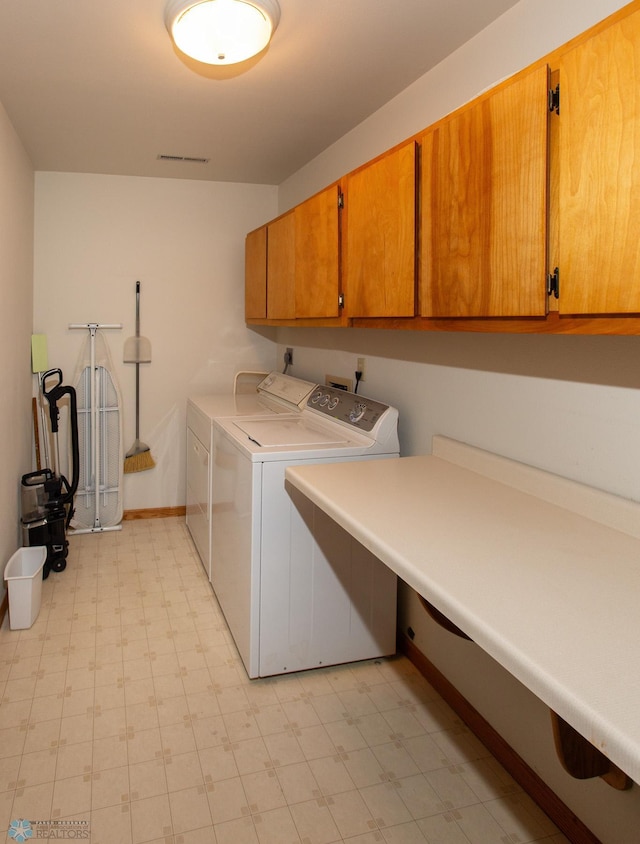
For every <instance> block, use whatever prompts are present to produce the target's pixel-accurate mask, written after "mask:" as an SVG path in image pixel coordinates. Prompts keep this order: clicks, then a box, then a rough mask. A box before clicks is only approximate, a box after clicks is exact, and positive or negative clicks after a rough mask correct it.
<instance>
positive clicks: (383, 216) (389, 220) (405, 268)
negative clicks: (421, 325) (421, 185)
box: [343, 141, 416, 317]
mask: <svg viewBox="0 0 640 844" xmlns="http://www.w3.org/2000/svg"><path fill="white" fill-rule="evenodd" d="M343 225H344V240H343V247H344V253H343V258H344V283H343V287H344V293H345V308H346V311H347V314H348V316H350V317H385V316H390V317H394V316H395V317H411V316H414V315H415V264H416V261H415V236H416V144H415V143H414V142H413V141H411V142H410V143H408V144H405V145H404V146H402V147H399V148H398V149H396V150H394V151H392V152H390V153H388V154H386V155H384V156H383V157H382V158H380V159H377V160H376V161H374V162H373V163H372V164H369V165H367V166H366V167H363V168H362V169H360V170H357V171H356V172H355V173H351V174H350V175H349V176H347V178H346V182H345V207H344V218H343Z"/></svg>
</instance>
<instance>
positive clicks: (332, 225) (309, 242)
mask: <svg viewBox="0 0 640 844" xmlns="http://www.w3.org/2000/svg"><path fill="white" fill-rule="evenodd" d="M338 199H339V188H338V186H337V185H334V186H332V187H330V188H327V189H326V190H324V191H322V192H321V193H319V194H316V195H315V196H312V197H311V198H310V199H307V200H306V201H305V202H303V203H301V204H300V205H297V206H296V208H295V210H294V215H295V268H296V269H295V291H296V292H295V315H296V317H297V318H305V317H308V318H315V317H337V316H339V309H338V295H339V292H340V289H339V287H340V276H339V237H340V234H339V209H338Z"/></svg>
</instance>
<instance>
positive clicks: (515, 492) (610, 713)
mask: <svg viewBox="0 0 640 844" xmlns="http://www.w3.org/2000/svg"><path fill="white" fill-rule="evenodd" d="M433 449H434V453H433V455H429V456H423V457H401V458H395V459H394V458H391V459H384V460H371V461H357V462H353V463H333V464H326V463H325V464H323V463H320V464H314V465H299V466H292V467H289V468H287V470H286V482H287V483H288V484H291V485H292V486H294V487H296V488H297V489H298V490H300V491H301V492H302V493H304V494H305V495H306V496H307V497H308V498H309V499H310V500H311V501H312V502H314V503H315V504H316V505H317V506H318V507H319V508H320V509H322V510H323V511H324V512H326V513H327V514H328V515H329V516H331V517H332V518H333V519H334V520H335V521H336V522H338V523H339V524H340V525H341V526H342V527H344V528H345V529H346V530H347V531H348V532H349V533H350V534H352V535H353V536H354V537H355V538H356V539H357V540H358V541H359V542H361V543H362V544H363V545H364V546H366V547H367V548H368V549H369V550H370V551H372V552H373V553H374V554H375V555H376V556H378V557H379V558H380V559H381V560H382V561H383V562H384V563H386V565H388V566H389V568H391V569H392V570H393V571H394V572H396V574H398V576H399V577H401V578H402V579H403V580H404V581H405V582H406V583H408V584H409V585H410V586H411V587H413V588H414V589H415V590H416V591H417V592H418V593H419V594H421V595H423V596H424V597H425V598H426V599H427V600H428V601H429V602H430V603H432V604H433V605H434V606H435V607H436V608H437V609H439V610H440V611H441V612H442V613H444V614H445V615H446V616H447V617H448V618H449V619H450V620H451V621H453V622H454V623H455V624H456V625H458V627H460V628H461V629H462V630H464V632H465V633H467V634H468V635H469V636H470V637H471V638H472V639H473V640H474V642H475V643H476V644H477V645H479V646H480V647H481V648H483V649H484V650H485V651H486V652H487V653H489V654H490V655H491V656H492V657H493V658H494V659H495V660H496V661H497V662H498V663H500V664H501V665H502V666H503V667H504V668H506V669H507V671H509V672H510V673H511V674H513V675H514V676H515V677H517V678H518V680H520V682H522V683H523V684H524V685H525V686H526V687H527V688H529V689H530V690H531V691H532V692H533V693H534V694H536V695H537V696H538V697H539V698H540V699H541V700H542V701H544V703H546V704H547V705H548V706H549V707H550V708H551V709H553V710H554V711H555V712H557V713H558V715H560V716H561V717H562V718H564V720H565V721H567V722H568V723H569V724H571V725H572V726H573V727H574V728H575V729H576V730H578V732H580V733H581V734H582V735H583V736H584V737H585V738H587V739H588V740H589V741H590V742H592V743H593V744H594V745H595V746H596V747H598V748H599V749H600V750H602V752H603V753H604V754H605V755H606V756H607V757H608V758H609V759H611V761H612V762H614V763H615V764H616V765H617V766H618V767H619V768H621V769H622V770H623V771H624V772H625V773H626V774H628V775H629V776H630V777H631V778H632V779H633V780H634V781H635V782H640V505H639V504H637V503H635V502H632V501H628V500H626V499H622V498H618V497H616V496H613V495H610V494H608V493H604V492H601V491H599V490H595V489H593V488H591V487H587V486H584V485H581V484H577V483H574V482H572V481H568V480H566V479H564V478H560V477H558V476H556V475H552V474H549V473H546V472H542V471H540V470H537V469H534V468H532V467H528V466H525V465H524V464H520V463H516V462H514V461H510V460H506V459H505V458H502V457H498V456H497V455H492V454H490V453H488V452H483V451H480V450H479V449H475V448H472V447H470V446H466V445H464V444H461V443H456V442H455V441H453V440H448V439H446V438H443V437H434V446H433Z"/></svg>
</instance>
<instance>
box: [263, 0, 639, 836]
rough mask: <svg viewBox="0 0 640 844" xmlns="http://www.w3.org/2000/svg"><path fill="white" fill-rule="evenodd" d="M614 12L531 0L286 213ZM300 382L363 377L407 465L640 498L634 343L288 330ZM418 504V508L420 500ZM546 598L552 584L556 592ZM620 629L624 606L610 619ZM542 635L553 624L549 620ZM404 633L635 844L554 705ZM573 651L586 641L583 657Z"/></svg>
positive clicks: (548, 776)
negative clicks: (556, 740)
mask: <svg viewBox="0 0 640 844" xmlns="http://www.w3.org/2000/svg"><path fill="white" fill-rule="evenodd" d="M622 5H624V3H623V2H620V0H522V2H520V3H518V5H517V6H515V7H514V8H513V9H511V10H510V11H509V12H507V13H506V14H505V15H504V16H503V17H502V18H500V19H499V20H498V21H496V22H495V23H494V24H493V25H491V26H490V27H488V28H487V29H486V30H485V31H484V32H482V33H480V34H479V35H478V36H477V37H476V38H474V39H473V40H472V41H471V42H469V43H468V44H466V45H464V46H463V47H462V48H461V49H460V50H458V51H457V52H456V53H455V54H453V55H452V56H450V57H449V58H448V59H446V60H445V61H444V62H442V64H441V65H440V66H439V67H437V68H435V69H434V70H433V71H432V72H430V73H428V74H426V75H425V76H424V77H422V79H420V80H418V81H417V82H416V83H415V84H414V85H412V86H411V87H410V88H408V89H406V90H405V91H404V92H403V93H402V94H401V95H399V96H398V97H396V98H395V99H394V100H393V101H391V102H390V103H389V104H387V105H386V106H385V107H383V108H382V109H381V110H380V111H379V112H377V113H376V114H374V115H372V116H371V117H370V118H369V119H368V120H366V121H365V122H364V123H362V124H361V125H360V126H358V127H357V128H356V129H354V130H353V131H352V132H350V133H349V134H348V135H346V136H345V137H344V138H342V139H341V140H340V141H339V142H338V143H336V144H334V145H333V146H332V147H331V148H329V149H328V150H326V151H325V152H324V153H323V154H322V155H320V156H318V158H316V159H315V160H314V161H312V162H310V163H309V164H308V165H307V166H306V167H304V168H303V169H302V170H301V171H300V172H298V173H297V174H295V175H294V176H293V177H291V178H290V179H289V180H287V182H285V183H284V184H283V185H282V186H281V189H280V198H279V208H280V211H284V210H286V209H287V208H288V207H290V206H291V205H294V204H295V203H297V202H299V201H301V200H302V199H304V198H306V197H307V196H309V195H310V194H312V193H314V192H315V191H317V190H319V189H321V188H322V187H323V186H324V185H327V184H329V183H330V182H332V181H334V180H336V179H338V178H339V177H340V176H342V175H343V174H344V173H347V172H348V171H349V170H351V169H353V168H354V167H356V166H358V165H360V164H363V163H365V162H366V161H367V160H369V159H370V158H372V157H373V156H375V155H377V154H379V153H381V152H383V151H384V150H385V149H388V148H389V147H390V146H392V145H394V144H396V143H398V142H400V141H402V140H403V139H404V138H407V137H409V136H411V135H413V134H414V133H416V132H418V131H419V130H420V129H423V128H425V127H426V126H428V125H429V124H430V123H431V122H433V121H434V120H436V119H438V118H439V117H441V116H443V115H444V114H446V113H447V112H448V111H451V110H452V109H454V108H456V107H458V106H459V105H461V104H462V103H464V102H465V101H467V100H469V99H470V98H472V97H473V96H474V95H475V94H476V93H478V92H479V91H480V90H482V89H484V88H486V87H488V86H490V85H491V84H492V83H494V82H496V81H498V80H499V79H501V78H503V77H505V76H508V75H510V74H511V73H513V72H515V71H517V70H519V69H521V68H522V67H524V66H526V65H527V64H529V63H531V62H532V61H535V60H536V59H538V58H540V57H541V56H543V55H545V54H546V53H548V52H549V51H551V50H552V49H554V48H555V47H557V46H559V45H561V44H562V43H564V42H566V41H567V40H569V39H570V38H572V37H573V36H574V35H577V34H579V33H580V32H582V31H583V30H585V29H586V28H588V27H589V26H591V25H592V24H593V23H596V22H597V21H599V20H601V19H602V18H604V17H606V16H607V15H608V14H610V13H611V12H613V11H615V10H616V9H617V8H620V7H621V6H622ZM277 337H278V343H279V352H278V360H281V358H282V353H283V350H284V346H285V345H286V346H293V347H294V362H295V365H294V367H293V369H292V370H291V374H293V375H298V376H300V377H305V378H309V379H311V380H320V379H322V378H324V375H325V374H327V373H331V374H335V375H345V376H350V377H352V376H353V372H354V370H355V368H356V357H357V356H365V357H366V376H365V377H366V381H365V382H364V383H363V384H362V386H361V388H360V392H361V393H363V394H364V395H370V396H372V397H373V398H378V399H381V400H386V401H389V402H391V403H393V404H395V405H396V406H397V407H398V408H399V410H400V437H401V448H402V450H403V453H404V454H407V455H408V454H417V453H428V452H429V451H430V448H431V436H432V435H433V434H434V433H442V434H446V435H448V436H452V437H455V438H457V439H460V440H463V441H465V442H469V443H472V444H474V445H478V446H480V447H482V448H487V449H490V450H492V451H496V452H498V453H501V454H505V455H507V456H509V457H512V458H515V459H518V460H522V461H524V462H526V463H531V464H533V465H535V466H540V467H542V468H545V469H550V470H552V471H555V472H558V473H559V474H561V475H566V476H567V477H571V478H575V479H577V480H579V481H583V482H586V483H590V484H593V485H595V486H597V487H601V488H603V489H606V490H609V491H612V492H615V493H618V494H620V495H623V496H627V497H630V498H633V499H635V500H640V437H638V433H637V431H638V420H639V419H640V390H639V387H640V365H639V364H640V338H639V337H544V336H540V337H534V336H510V335H490V334H489V335H481V334H454V333H451V334H433V335H431V334H427V333H422V332H415V333H414V332H401V331H367V330H364V329H341V330H338V329H335V330H329V329H300V328H297V329H293V328H281V329H279V330H278V335H277ZM417 506H419V502H417ZM550 586H551V584H550ZM611 612H612V623H614V621H613V620H614V618H615V607H612V608H611ZM539 623H540V624H541V625H544V624H548V623H551V620H549V619H546V618H545V608H544V607H541V608H540V619H539ZM400 625H401V628H402V629H403V630H405V631H406V629H407V628H408V627H409V626H410V627H412V628H413V630H414V631H415V634H416V638H415V643H416V644H417V645H418V647H419V648H420V649H421V650H422V651H423V652H424V653H425V654H426V655H427V656H428V657H429V659H430V660H431V661H432V662H433V663H434V664H435V665H436V666H437V667H438V668H439V669H440V670H441V671H442V672H443V673H444V674H445V675H446V676H448V677H449V679H450V680H451V681H452V682H453V683H454V684H455V685H456V686H457V688H458V689H459V690H460V691H461V692H462V693H463V694H464V695H465V696H466V697H467V698H468V699H469V700H470V701H471V702H472V703H473V704H474V705H475V706H476V708H477V709H478V710H479V711H480V712H481V713H482V714H483V715H484V716H485V717H486V718H487V719H488V720H489V721H490V722H491V723H492V724H493V725H494V726H495V727H496V729H498V730H499V731H500V732H501V733H502V734H503V735H504V736H505V738H506V739H507V740H508V741H509V742H510V743H511V744H512V746H513V747H514V748H515V749H516V750H517V751H518V752H519V753H520V754H521V756H523V757H524V758H525V759H526V761H527V762H528V763H529V764H530V765H531V766H532V767H533V768H534V770H536V771H537V772H538V773H539V774H540V775H541V776H542V777H543V778H544V779H545V780H546V781H547V782H548V783H549V784H550V785H551V787H552V788H553V789H554V790H555V791H556V793H557V794H558V795H559V796H560V797H561V798H562V799H563V800H564V801H565V802H566V803H567V804H568V805H569V806H570V808H571V809H572V810H573V811H574V812H575V813H576V814H577V815H578V816H579V817H580V818H581V819H582V820H583V821H584V822H585V823H586V824H587V825H588V826H589V827H590V828H591V829H592V830H593V831H594V833H596V834H597V835H598V836H599V837H600V838H601V840H602V841H603V842H605V843H606V844H631V842H636V841H637V835H638V833H637V830H638V828H639V826H640V793H639V792H640V788H639V787H638V786H635V787H634V788H633V789H632V790H631V791H628V792H623V793H621V792H614V791H613V790H612V789H610V788H609V787H608V786H606V785H605V784H604V783H602V782H601V781H599V780H596V781H589V782H578V781H575V780H572V779H571V778H570V777H568V775H566V774H565V773H564V772H563V771H562V770H561V769H560V766H559V764H558V762H557V760H556V759H555V755H554V751H553V744H552V737H551V730H550V726H549V715H548V712H547V711H546V710H545V708H544V706H542V704H541V703H540V702H539V701H538V700H537V699H536V698H534V697H533V696H532V695H530V694H529V693H528V692H527V691H526V690H525V689H523V688H522V687H521V686H520V685H519V684H518V683H517V682H516V681H515V680H513V679H512V678H511V677H510V676H509V675H507V674H506V673H505V672H504V671H502V669H500V668H499V666H497V665H496V664H495V663H493V662H492V660H490V659H489V658H488V657H486V656H485V655H484V654H482V653H481V652H480V651H479V649H478V648H477V647H476V646H475V645H473V644H470V643H468V642H463V641H461V640H457V639H455V637H453V636H451V635H450V634H447V633H445V632H443V631H441V630H440V629H439V628H437V627H436V626H435V625H434V624H433V623H431V622H430V621H429V620H428V619H426V618H425V615H424V612H423V610H422V609H421V607H420V606H419V604H418V602H417V601H416V599H415V595H414V594H413V593H412V592H411V591H410V590H408V589H406V588H404V589H402V590H401V603H400ZM578 646H579V644H578Z"/></svg>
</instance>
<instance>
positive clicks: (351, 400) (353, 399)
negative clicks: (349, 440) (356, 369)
mask: <svg viewBox="0 0 640 844" xmlns="http://www.w3.org/2000/svg"><path fill="white" fill-rule="evenodd" d="M307 408H308V409H309V410H315V411H316V412H318V413H321V414H322V415H323V416H326V417H328V418H329V419H335V420H336V421H338V422H342V423H343V424H347V425H351V426H353V427H354V428H358V429H359V430H361V431H372V430H373V429H374V427H375V425H376V423H377V422H378V421H379V420H380V418H381V417H382V416H383V414H384V413H385V412H386V411H387V410H388V409H389V405H388V404H383V403H382V402H379V401H375V400H374V399H369V398H365V397H364V396H359V395H357V393H349V392H347V391H346V390H340V389H338V388H336V387H321V386H318V387H316V388H315V389H314V390H313V392H312V393H311V395H310V396H309V398H308V399H307Z"/></svg>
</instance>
